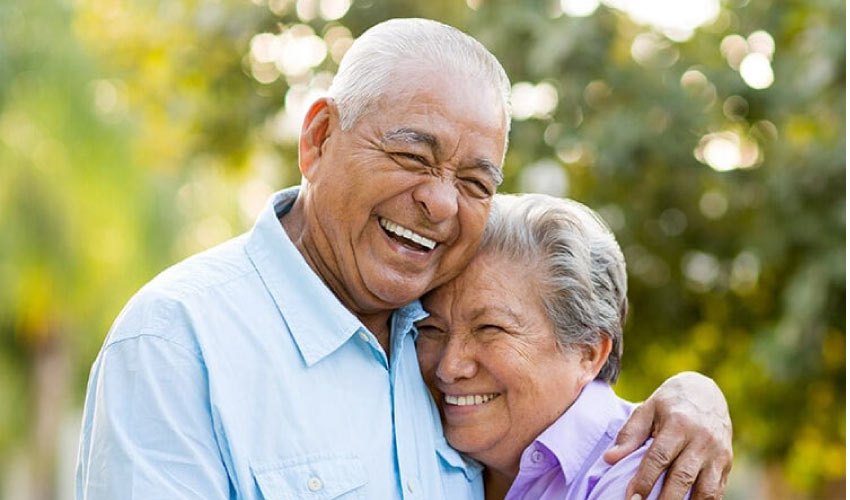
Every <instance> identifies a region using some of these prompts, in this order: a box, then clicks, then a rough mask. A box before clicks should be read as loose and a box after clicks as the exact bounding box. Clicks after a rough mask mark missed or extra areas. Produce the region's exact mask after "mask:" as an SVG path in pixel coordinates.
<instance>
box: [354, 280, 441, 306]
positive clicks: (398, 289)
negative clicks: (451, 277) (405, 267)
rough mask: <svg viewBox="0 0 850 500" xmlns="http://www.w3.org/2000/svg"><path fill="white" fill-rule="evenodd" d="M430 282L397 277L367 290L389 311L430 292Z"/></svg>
mask: <svg viewBox="0 0 850 500" xmlns="http://www.w3.org/2000/svg"><path fill="white" fill-rule="evenodd" d="M430 284H431V282H430V280H428V279H423V278H419V277H417V278H410V277H408V278H404V277H398V278H396V279H392V280H382V282H381V283H375V284H374V285H373V286H369V290H370V291H371V292H372V294H373V295H374V296H375V297H378V298H379V299H380V300H381V302H383V303H385V304H387V307H389V308H391V309H398V308H399V307H402V306H405V305H407V304H409V303H411V302H413V301H414V300H416V299H418V298H420V297H422V296H423V295H424V294H425V293H426V292H428V291H429V290H431V288H433V287H431V286H430Z"/></svg>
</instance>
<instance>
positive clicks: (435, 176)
mask: <svg viewBox="0 0 850 500" xmlns="http://www.w3.org/2000/svg"><path fill="white" fill-rule="evenodd" d="M394 84H395V85H394V86H391V88H392V89H393V90H392V91H391V92H390V93H389V94H388V95H385V96H384V97H383V98H381V99H380V101H379V103H378V104H377V106H376V107H374V108H373V109H372V110H371V111H368V112H367V113H365V114H364V115H362V116H361V117H360V118H359V119H358V120H357V122H356V123H355V125H354V126H353V127H352V128H351V129H349V130H347V131H343V130H341V129H340V128H339V126H338V125H336V126H334V123H338V121H336V122H333V121H332V123H331V127H330V130H329V135H328V138H327V140H326V141H325V142H324V144H323V146H322V154H321V156H320V157H319V159H318V160H317V161H318V162H319V164H318V165H317V168H316V169H315V171H314V174H313V175H311V176H310V177H311V178H310V179H309V184H310V186H309V190H310V196H311V197H312V202H311V204H312V205H313V211H314V214H315V216H314V217H315V219H316V220H315V222H317V223H318V224H317V228H316V230H318V231H320V232H321V234H322V236H323V238H324V240H325V241H326V242H327V247H328V250H327V251H326V254H328V255H325V256H324V257H323V261H324V262H323V264H324V265H326V266H328V267H329V268H330V272H331V274H333V275H334V279H335V280H337V283H336V285H337V286H336V288H342V289H344V292H343V293H344V294H346V295H347V296H348V300H349V301H350V302H351V303H350V304H348V305H349V307H354V308H355V309H357V310H356V311H355V312H356V313H363V312H377V311H381V310H386V309H392V308H396V307H399V306H401V305H404V304H406V303H408V302H410V301H412V300H414V299H416V298H418V297H419V296H420V295H422V294H423V293H425V292H426V291H428V290H430V289H432V288H434V287H435V286H437V285H439V284H441V283H444V282H446V281H448V280H449V279H451V278H452V277H454V276H455V275H457V274H458V273H459V272H460V271H461V270H462V268H463V266H464V265H466V263H467V262H468V261H469V260H470V259H471V257H472V255H473V254H474V252H475V250H476V248H477V246H478V244H479V242H480V239H481V236H482V234H483V231H484V226H485V225H486V222H487V217H488V214H489V211H490V201H491V199H492V196H493V194H494V193H495V192H496V188H497V186H498V184H499V182H500V179H501V159H502V152H503V149H504V146H505V144H504V140H505V126H506V124H505V120H504V115H503V108H502V104H501V99H500V97H499V95H498V94H497V92H496V91H495V89H490V87H491V86H489V85H478V84H477V82H474V81H470V79H469V78H465V79H460V78H452V75H445V74H440V72H439V71H430V72H429V71H425V70H423V69H421V68H419V69H411V70H409V71H407V72H405V73H404V75H403V76H401V77H397V78H396V79H395V82H394ZM325 278H326V280H327V279H328V278H327V277H325ZM334 285H335V284H334V283H331V286H332V288H333V287H334ZM335 291H337V294H338V295H339V293H340V291H339V290H335Z"/></svg>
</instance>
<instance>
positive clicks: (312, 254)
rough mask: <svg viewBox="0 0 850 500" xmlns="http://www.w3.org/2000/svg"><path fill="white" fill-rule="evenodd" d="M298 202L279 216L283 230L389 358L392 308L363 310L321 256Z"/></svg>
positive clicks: (301, 205) (301, 206) (297, 200)
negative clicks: (376, 340)
mask: <svg viewBox="0 0 850 500" xmlns="http://www.w3.org/2000/svg"><path fill="white" fill-rule="evenodd" d="M299 201H300V200H299V199H296V201H295V204H293V206H292V209H291V210H290V211H289V212H287V213H286V214H284V215H283V216H281V217H280V223H281V225H282V226H283V229H284V230H285V231H286V234H287V235H288V236H289V239H290V240H291V241H292V243H293V244H294V245H295V248H297V249H298V252H299V253H301V256H302V257H304V260H305V261H306V262H307V265H309V266H310V268H311V269H312V270H313V272H315V273H316V274H317V275H318V276H319V278H320V279H321V280H322V282H323V283H324V284H325V286H327V287H328V288H329V289H330V291H331V292H333V294H334V295H335V296H336V298H337V299H339V301H340V302H341V303H342V305H344V306H345V308H346V309H348V310H349V311H351V313H352V314H354V315H355V316H357V319H359V320H360V322H361V323H363V326H365V327H366V328H367V329H368V330H369V331H370V332H372V334H373V335H374V336H375V338H376V339H378V342H379V343H380V344H381V347H383V349H384V353H385V354H386V355H387V358H388V359H389V356H390V348H389V346H390V320H391V318H392V310H379V311H363V310H360V308H358V307H357V306H356V303H355V301H354V299H353V298H352V297H351V295H350V294H349V293H348V291H347V290H346V288H345V285H344V283H343V282H342V280H341V279H339V278H338V274H339V273H337V272H335V271H334V269H332V268H331V266H330V265H328V263H327V260H328V259H323V258H322V253H323V252H322V251H321V250H320V248H319V245H318V244H316V243H315V241H314V239H313V238H312V237H311V235H310V231H308V230H307V224H306V219H305V216H304V207H303V204H302V203H299Z"/></svg>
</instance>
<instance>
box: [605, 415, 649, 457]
mask: <svg viewBox="0 0 850 500" xmlns="http://www.w3.org/2000/svg"><path fill="white" fill-rule="evenodd" d="M654 416H655V407H654V406H653V405H652V404H651V403H648V402H647V403H643V404H642V405H640V406H638V407H637V408H635V411H633V412H632V415H631V416H630V417H629V419H628V420H627V421H626V423H625V424H624V425H623V427H622V428H621V429H620V433H619V434H617V439H616V440H615V441H614V446H612V447H611V448H610V449H609V450H608V451H606V452H605V455H603V457H602V458H603V459H604V460H605V461H606V462H608V464H609V465H614V464H615V463H617V462H619V461H620V460H621V459H622V458H623V457H625V456H626V455H628V454H629V453H631V452H633V451H635V450H636V449H638V448H640V447H641V446H643V443H645V442H646V440H647V439H649V436H650V433H651V432H652V420H653V417H654Z"/></svg>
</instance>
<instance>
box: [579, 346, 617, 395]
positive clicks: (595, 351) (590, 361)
mask: <svg viewBox="0 0 850 500" xmlns="http://www.w3.org/2000/svg"><path fill="white" fill-rule="evenodd" d="M611 347H612V342H611V337H609V336H608V335H604V334H603V335H601V338H600V339H599V342H597V343H595V344H588V345H583V346H581V347H580V349H581V367H582V371H583V374H582V377H581V379H582V380H581V382H582V384H587V383H588V382H590V381H592V380H594V379H595V378H596V376H597V375H599V370H601V369H602V367H603V366H604V365H605V362H606V361H608V355H609V354H611Z"/></svg>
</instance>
